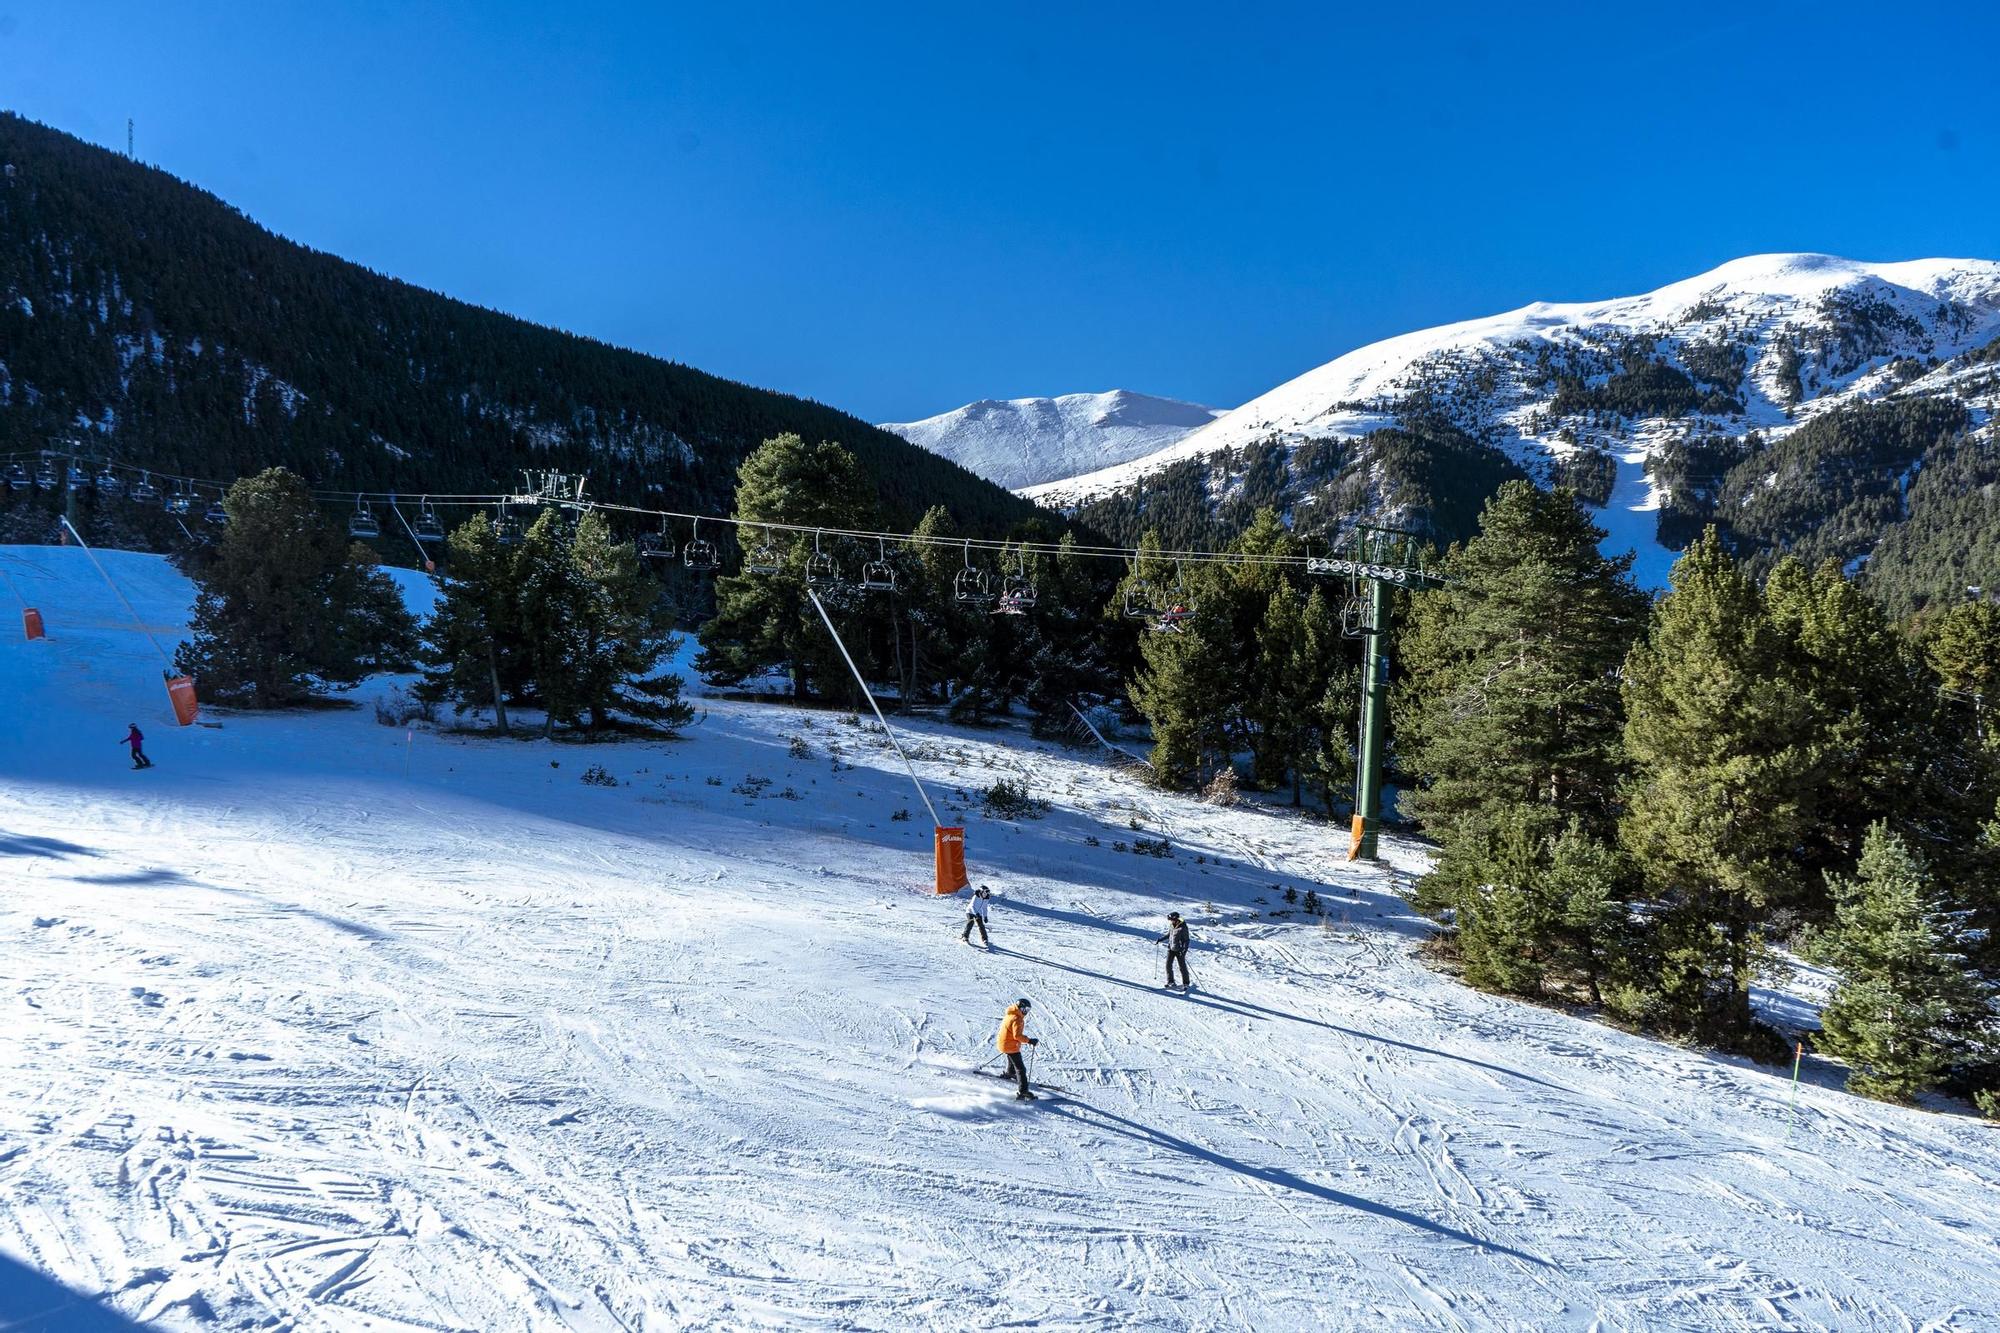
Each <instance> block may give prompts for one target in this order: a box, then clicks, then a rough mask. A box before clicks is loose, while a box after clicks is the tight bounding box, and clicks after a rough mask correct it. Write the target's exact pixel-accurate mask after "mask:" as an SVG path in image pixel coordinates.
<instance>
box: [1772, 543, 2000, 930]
mask: <svg viewBox="0 0 2000 1333" xmlns="http://www.w3.org/2000/svg"><path fill="white" fill-rule="evenodd" d="M1763 597H1764V605H1765V608H1766V613H1767V615H1768V616H1769V618H1770V622H1771V625H1772V628H1773V629H1774V630H1776V632H1777V634H1778V636H1779V637H1780V639H1781V641H1782V642H1783V645H1784V653H1783V656H1782V657H1781V658H1780V659H1779V660H1777V661H1774V662H1771V663H1769V664H1766V665H1765V667H1764V671H1765V673H1766V674H1767V675H1769V676H1772V677H1773V678H1776V679H1780V680H1783V681H1784V682H1786V683H1787V685H1788V687H1789V688H1790V689H1791V690H1792V691H1793V692H1794V694H1795V696H1796V697H1797V699H1799V700H1800V701H1802V702H1803V703H1805V704H1806V705H1808V709H1807V720H1806V725H1807V726H1809V727H1810V731H1809V732H1801V733H1800V734H1798V735H1796V736H1795V737H1794V744H1795V745H1797V746H1799V747H1801V748H1808V747H1809V748H1811V749H1812V750H1814V751H1815V752H1816V757H1817V760H1818V766H1819V774H1818V777H1817V778H1816V779H1815V780H1814V781H1812V782H1811V783H1810V788H1809V790H1810V797H1811V802H1810V806H1809V808H1808V809H1807V810H1806V812H1805V814H1804V822H1805V825H1806V828H1805V830H1804V835H1803V838H1802V840H1801V843H1800V845H1799V846H1798V847H1797V848H1796V849H1795V850H1794V853H1793V868H1794V870H1795V871H1796V872H1797V873H1796V875H1795V876H1793V877H1792V879H1791V881H1790V883H1789V884H1788V885H1787V886H1786V887H1787V888H1788V889H1789V890H1790V893H1788V894H1787V895H1786V896H1783V897H1780V898H1777V899H1774V900H1773V904H1772V905H1773V906H1774V907H1779V908H1782V907H1792V906H1797V907H1801V908H1803V909H1804V910H1805V911H1806V912H1807V913H1808V914H1809V915H1812V916H1822V915H1823V914H1824V912H1825V911H1826V907H1827V903H1826V898H1825V889H1824V885H1825V876H1826V875H1827V874H1829V873H1831V872H1833V871H1836V870H1841V869H1845V868H1847V867H1850V866H1852V865H1853V864H1854V863H1855V861H1856V859H1857V858H1858V857H1859V856H1860V854H1861V841H1862V838H1863V837H1864V836H1865V834H1866V833H1867V830H1868V829H1869V827H1870V826H1871V825H1872V824H1874V823H1875V822H1876V821H1878V820H1883V819H1887V820H1889V821H1890V824H1891V827H1892V828H1893V829H1894V830H1895V831H1896V832H1898V833H1900V834H1902V835H1904V836H1905V837H1907V838H1912V839H1916V840H1917V842H1918V845H1920V846H1922V847H1924V848H1925V849H1926V850H1929V849H1933V848H1935V849H1937V850H1939V851H1940V852H1948V850H1949V849H1953V848H1956V847H1958V846H1960V845H1962V844H1964V843H1969V842H1970V841H1971V840H1972V839H1973V837H1974V836H1975V831H1976V829H1977V828H1978V824H1979V818H1980V816H1981V814H1983V811H1982V810H1980V809H1978V808H1977V807H1976V806H1975V805H1973V804H1968V803H1967V801H1966V800H1964V799H1963V796H1962V794H1961V793H1959V792H1956V791H1953V790H1951V787H1952V786H1953V785H1955V784H1954V783H1951V782H1949V781H1947V782H1946V783H1945V784H1943V785H1940V784H1939V783H1938V782H1937V781H1936V780H1935V779H1937V778H1938V777H1939V776H1941V775H1942V772H1943V771H1942V770H1941V769H1939V768H1938V766H1937V764H1936V756H1938V755H1939V754H1940V753H1941V752H1942V751H1944V750H1946V749H1947V748H1949V747H1950V746H1952V745H1953V744H1955V742H1956V739H1957V738H1955V737H1952V738H1947V737H1943V736H1940V735H1939V734H1938V722H1939V717H1938V697H1937V691H1936V682H1935V679H1934V678H1933V677H1932V676H1931V674H1930V673H1929V671H1928V670H1927V669H1926V666H1925V663H1924V661H1923V658H1922V655H1921V653H1920V652H1919V650H1918V648H1917V647H1916V645H1915V644H1913V643H1912V642H1911V641H1910V639H1909V638H1908V637H1907V636H1905V635H1904V634H1902V633H1901V632H1900V631H1898V630H1897V628H1896V626H1895V625H1894V624H1893V623H1891V621H1890V619H1889V617H1888V615H1887V613H1885V612H1884V611H1883V610H1882V608H1881V607H1880V606H1879V605H1878V604H1877V603H1876V602H1874V601H1873V600H1872V599H1871V598H1869V597H1868V596H1867V595H1866V594H1865V593H1863V592H1862V591H1861V590H1860V589H1859V588H1858V587H1856V586H1855V585H1854V584H1853V583H1852V582H1851V581H1850V580H1848V579H1847V578H1846V577H1845V576H1844V575H1843V574H1842V573H1841V571H1840V567H1839V566H1837V565H1833V564H1823V565H1821V566H1819V567H1818V568H1817V569H1813V570H1808V569H1806V567H1805V566H1804V565H1802V564H1801V563H1799V562H1798V561H1796V560H1792V559H1790V558H1787V559H1784V560H1781V561H1779V562H1778V564H1777V566H1776V567H1775V568H1774V569H1773V570H1772V571H1771V576H1770V578H1769V579H1767V580H1766V581H1765V584H1764V592H1763Z"/></svg>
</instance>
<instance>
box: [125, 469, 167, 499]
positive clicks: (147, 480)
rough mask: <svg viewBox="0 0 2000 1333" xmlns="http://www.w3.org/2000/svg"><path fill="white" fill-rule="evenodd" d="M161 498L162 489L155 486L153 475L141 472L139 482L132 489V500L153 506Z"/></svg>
mask: <svg viewBox="0 0 2000 1333" xmlns="http://www.w3.org/2000/svg"><path fill="white" fill-rule="evenodd" d="M159 498H160V488H159V487H158V486H155V485H154V484H153V474H152V473H150V472H141V473H140V474H139V480H138V482H137V483H135V484H134V485H133V487H132V499H133V500H134V501H135V502H137V503H139V504H147V505H149V504H152V503H153V502H154V501H155V500H157V499H159Z"/></svg>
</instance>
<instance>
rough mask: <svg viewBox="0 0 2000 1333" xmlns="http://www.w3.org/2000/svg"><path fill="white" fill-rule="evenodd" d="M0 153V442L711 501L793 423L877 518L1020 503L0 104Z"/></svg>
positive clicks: (238, 471) (937, 465) (161, 459)
mask: <svg viewBox="0 0 2000 1333" xmlns="http://www.w3.org/2000/svg"><path fill="white" fill-rule="evenodd" d="M0 163H4V167H0V452H13V451H19V450H32V449H42V448H45V447H49V446H50V444H51V442H60V443H65V444H73V445H74V447H77V448H79V449H81V450H82V451H84V452H86V453H90V454H94V455H99V456H104V457H109V458H112V459H115V460H118V461H121V462H124V463H127V464H130V465H131V466H134V467H142V468H152V469H156V470H163V471H170V472H175V473H181V474H187V475H192V476H197V477H209V478H216V479H218V480H222V481H228V480H229V479H231V478H234V477H237V476H240V475H247V474H250V473H254V472H257V471H260V470H262V469H263V468H265V467H268V466H272V465H283V466H286V467H288V468H290V469H292V470H293V471H295V472H297V473H298V474H299V475H300V476H302V477H304V478H305V479H306V480H307V481H308V482H309V483H311V484H312V485H313V486H315V487H318V488H321V489H336V490H338V489H347V488H350V487H351V488H354V489H356V490H391V489H394V490H398V491H402V492H408V493H422V492H425V491H431V492H453V491H457V492H484V491H491V490H493V489H495V488H496V487H499V486H502V485H511V484H513V483H514V481H515V474H516V470H517V469H519V468H522V467H529V466H534V467H552V468H561V469H565V470H570V471H578V472H588V473H589V475H590V480H591V491H592V493H593V494H594V495H597V496H600V497H603V498H607V499H615V500H622V501H625V502H628V503H648V504H656V505H665V506H668V507H674V508H682V509H690V510H703V511H708V512H717V511H719V510H723V509H726V508H727V507H728V502H729V498H730V495H731V493H732V491H733V489H734V487H735V483H736V470H737V466H738V464H739V463H740V462H741V461H742V459H743V458H744V456H745V455H746V454H748V453H749V451H750V450H751V449H753V448H755V447H756V446H757V445H758V444H759V443H760V442H761V441H763V440H765V439H768V438H770V437H772V436H775V435H780V434H784V433H787V432H792V433H796V434H798V435H800V436H802V437H804V438H806V439H809V440H833V441H837V442H838V443H840V444H842V445H843V446H845V447H846V448H847V449H848V450H849V451H851V452H852V453H853V454H854V455H855V457H856V458H858V459H859V460H860V461H861V463H862V465H863V467H864V469H865V470H866V472H867V474H868V476H869V478H870V480H871V482H872V485H873V487H874V489H875V491H876V495H877V500H878V503H879V504H880V506H881V509H882V515H881V516H882V518H883V519H884V520H885V521H886V522H888V523H890V524H892V525H896V526H904V525H909V524H914V523H915V522H916V521H917V519H918V518H919V517H920V516H921V515H922V514H923V512H924V511H925V510H926V509H927V508H928V507H930V506H931V505H933V504H943V505H945V506H947V507H948V508H949V509H950V510H951V511H952V513H953V515H954V517H955V518H956V519H957V520H958V522H959V523H960V524H961V525H962V526H963V527H965V528H967V529H969V530H973V531H999V530H1002V529H1005V528H1008V527H1010V526H1012V525H1013V524H1015V523H1018V522H1020V521H1022V520H1024V519H1026V518H1028V517H1031V516H1032V515H1033V513H1034V509H1033V507H1032V506H1031V505H1029V504H1028V503H1027V502H1025V501H1022V500H1019V499H1017V498H1015V497H1014V496H1011V495H1009V494H1008V493H1007V492H1006V491H1004V490H1002V489H1001V488H999V487H997V486H994V485H992V484H990V483H988V482H985V481H983V480H981V479H979V478H977V477H975V476H973V475H972V474H971V473H969V472H967V471H965V470H964V469H962V468H960V467H958V466H957V465H956V464H953V463H951V462H948V461H947V460H945V459H942V458H939V457H937V456H935V455H933V454H930V453H927V452H926V451H924V450H922V449H919V448H917V447H916V446H914V445H911V444H909V443H907V442H906V441H904V440H902V439H900V438H898V437H896V436H894V435H891V434H889V433H888V432H886V431H883V430H879V429H877V428H876V427H874V426H872V425H869V424H868V423H866V422H863V421H861V420H859V419H857V418H855V417H852V416H849V415H847V414H846V413H844V412H840V411H836V410H835V409H833V408H830V407H825V406H823V405H821V404H819V403H814V402H808V401H805V400H803V399H799V398H793V397H789V396H786V395H784V394H779V393H772V392H769V391H766V390H763V389H756V388H751V387H749V386H747V385H743V384H737V383H734V382H732V381H729V380H725V379H721V378H718V377H716V376H714V375H709V374H704V373H703V372H701V371H699V370H694V369H691V368H690V367H687V366H682V365H677V364H675V363H672V362H667V361H662V360H659V359H657V358H655V357H650V356H644V355H641V354H639V353H636V352H631V351H626V350H624V349H621V348H617V347H612V346H608V345H606V344H604V343H600V342H597V341H594V340H592V339H589V338H582V337H577V336H575V335H573V334H568V333H564V332H561V331H559V330H556V329H551V328H545V327H542V326H539V325H535V324H531V323H528V322H527V321H525V320H520V319H516V318H513V317H511V316H508V315H504V314H500V313H498V312H496V311H492V310H485V309H481V308H479V307H477V306H473V305H469V304H467V303H465V302H463V301H457V300H453V299H451V298H450V297H446V296H442V295H439V294H437V293H435V292H429V291H425V290H423V289H422V288H419V287H414V286H412V285H410V284H409V283H405V282H400V281H397V280H395V279H393V278H389V277H385V276H383V275H381V274H378V273H373V272H370V271H369V270H367V269H364V268H362V267H360V266H359V265H356V264H352V263H348V262H347V261H345V260H342V259H339V258H336V257H335V256H332V255H327V254H322V253H319V252H317V251H314V250H311V249H308V248H306V247H305V246H302V245H297V244H294V243H293V242H291V241H288V240H286V239H284V238H283V237H280V236H277V235H274V234H273V233H271V232H270V231H268V230H266V229H265V228H263V227H261V226H259V225H257V224H256V223H255V222H253V221H252V220H250V219H249V218H247V217H245V216H244V215H243V214H242V213H241V212H239V211H237V210H236V209H234V208H232V207H230V206H229V205H228V204H227V203H225V202H223V201H222V200H220V199H218V198H216V197H215V196H214V195H211V194H209V193H207V192H206V191H203V190H200V189H197V188H195V187H194V186H191V185H189V184H187V183H186V182H184V181H181V180H178V179H176V178H174V177H173V176H171V175H169V174H168V173H166V172H164V171H160V170H157V169H155V168H152V167H147V166H143V165H140V164H138V163H135V162H132V161H129V160H127V159H126V158H124V157H121V156H119V155H117V154H114V153H110V152H107V151H105V150H104V149H101V148H97V147H94V146H92V145H90V144H87V143H84V142H83V141H81V140H79V139H76V138H73V137H71V136H70V135H67V134H63V133H60V132H58V131H56V130H52V129H49V128H47V127H45V126H42V125H38V124H36V123H34V122H32V121H28V120H24V119H22V118H20V117H18V116H13V115H0Z"/></svg>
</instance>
